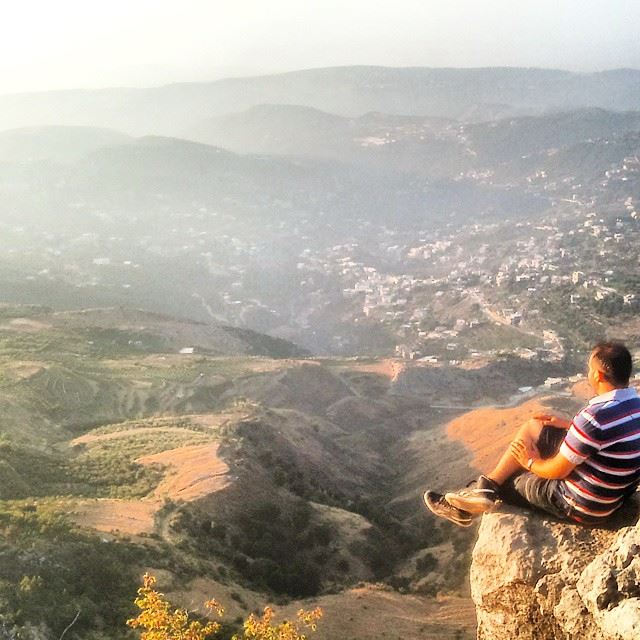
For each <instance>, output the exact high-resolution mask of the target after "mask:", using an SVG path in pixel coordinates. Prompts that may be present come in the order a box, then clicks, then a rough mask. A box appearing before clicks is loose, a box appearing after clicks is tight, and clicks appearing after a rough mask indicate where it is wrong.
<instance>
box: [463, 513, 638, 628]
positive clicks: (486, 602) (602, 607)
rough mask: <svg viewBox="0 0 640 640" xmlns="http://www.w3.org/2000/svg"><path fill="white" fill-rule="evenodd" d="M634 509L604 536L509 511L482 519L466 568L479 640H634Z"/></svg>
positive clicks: (597, 530) (598, 530)
mask: <svg viewBox="0 0 640 640" xmlns="http://www.w3.org/2000/svg"><path fill="white" fill-rule="evenodd" d="M637 508H638V504H637V502H636V501H634V502H632V504H631V505H630V506H629V507H628V508H626V511H625V513H621V514H620V515H619V517H618V518H617V519H616V522H613V523H611V525H610V528H608V529H601V528H587V527H581V526H578V525H572V524H564V523H560V522H557V521H555V520H553V519H551V518H550V517H549V518H547V517H546V516H545V515H544V514H540V513H539V512H536V513H533V512H530V511H524V510H522V509H517V508H515V507H508V506H504V507H502V508H501V509H500V510H499V511H495V512H493V513H488V514H485V515H484V516H483V520H482V523H481V525H480V529H479V535H478V541H477V543H476V545H475V548H474V551H473V560H472V565H471V594H472V597H473V600H474V602H475V605H476V610H477V616H478V640H502V639H503V638H504V639H507V638H508V639H509V640H511V639H513V638H522V639H527V640H574V639H575V640H577V639H580V640H632V639H633V640H638V638H640V523H639V522H637V520H638V517H637Z"/></svg>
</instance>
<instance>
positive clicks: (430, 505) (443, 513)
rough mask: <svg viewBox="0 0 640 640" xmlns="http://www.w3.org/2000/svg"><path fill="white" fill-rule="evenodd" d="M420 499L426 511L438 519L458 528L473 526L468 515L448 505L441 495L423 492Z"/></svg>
mask: <svg viewBox="0 0 640 640" xmlns="http://www.w3.org/2000/svg"><path fill="white" fill-rule="evenodd" d="M422 499H423V500H424V503H425V505H426V506H427V509H429V511H431V512H432V513H434V514H435V515H437V516H439V517H440V518H445V519H446V520H449V521H451V522H453V523H454V524H457V525H458V526H459V527H470V526H471V525H472V524H473V518H472V517H471V514H470V513H467V512H466V511H463V510H462V509H458V508H456V507H454V506H452V505H450V504H449V503H448V502H447V501H446V500H445V499H444V496H443V495H442V494H441V493H436V492H435V491H425V492H424V495H423V496H422Z"/></svg>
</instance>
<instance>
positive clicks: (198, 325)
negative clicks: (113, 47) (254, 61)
mask: <svg viewBox="0 0 640 640" xmlns="http://www.w3.org/2000/svg"><path fill="white" fill-rule="evenodd" d="M639 73H640V72H637V71H630V70H621V71H617V72H606V73H601V74H572V73H568V72H560V71H546V70H536V69H469V70H455V69H443V70H434V69H387V68H379V67H354V68H339V69H320V70H312V71H301V72H295V73H291V74H282V75H278V76H269V77H264V78H245V79H235V80H227V81H220V82H216V83H210V84H185V85H172V86H168V87H163V88H159V89H150V90H129V89H113V90H111V89H106V90H103V91H94V92H84V91H75V92H53V93H47V94H29V95H27V94H25V95H19V96H0V129H2V128H3V127H6V129H7V130H5V131H0V169H1V171H0V232H1V233H0V301H1V302H3V303H5V304H4V306H0V364H1V365H2V366H0V372H1V373H0V386H1V387H2V394H0V403H1V404H2V411H0V416H1V417H0V428H1V430H2V432H3V437H4V439H1V440H0V479H2V481H3V482H2V489H1V491H2V495H1V496H0V497H2V501H0V534H1V535H0V553H2V554H4V556H3V557H6V558H8V562H7V563H6V564H5V563H2V564H3V566H2V567H1V568H0V600H2V602H5V603H8V604H7V612H8V613H7V614H6V615H5V614H4V613H0V615H2V616H4V618H2V617H0V624H4V625H5V627H6V628H9V629H11V628H12V627H15V628H16V633H17V629H19V630H20V633H23V635H25V634H26V635H25V637H26V638H27V640H40V638H42V637H45V638H47V640H48V639H49V637H52V638H53V637H56V638H57V637H59V636H60V634H61V633H62V632H63V630H64V628H65V627H66V625H67V624H68V623H69V621H70V620H71V619H72V618H73V616H75V613H76V611H77V607H79V606H80V605H79V603H80V602H82V609H83V612H84V613H83V617H82V620H81V621H80V622H79V623H78V627H77V628H74V629H73V630H71V632H70V635H69V637H70V638H76V639H77V640H80V639H82V640H87V639H89V640H105V638H111V637H119V636H117V633H118V632H115V635H114V633H111V632H112V630H113V629H116V628H117V627H118V624H119V621H121V620H123V619H124V618H125V617H126V616H127V615H128V611H129V609H128V607H129V606H130V604H131V600H132V597H133V592H134V591H135V582H136V572H138V571H142V569H143V568H151V569H154V570H156V571H157V572H158V573H160V575H161V577H162V579H163V580H164V581H165V582H164V584H163V587H162V588H163V589H164V590H165V591H170V592H171V593H172V594H173V595H175V597H176V599H177V600H178V601H180V602H182V603H186V604H187V605H188V606H193V605H194V603H195V602H199V601H200V600H201V599H204V598H200V594H201V593H202V591H203V590H204V591H206V592H207V594H206V595H212V594H214V595H218V594H220V596H219V597H220V599H224V600H226V602H225V605H227V606H230V607H231V609H232V611H233V612H234V615H245V614H246V613H247V612H248V611H250V610H252V609H254V608H257V607H260V606H262V605H263V604H264V602H265V601H266V600H268V599H277V598H281V599H283V601H284V600H285V599H286V600H287V601H288V602H289V603H290V606H291V607H294V606H296V604H297V603H298V599H299V598H302V597H307V596H308V597H311V596H313V597H317V598H319V599H320V602H321V603H327V604H328V606H331V607H336V609H335V610H336V615H337V617H338V618H339V619H344V620H346V622H345V625H346V626H345V628H349V633H350V635H352V636H353V637H354V638H357V639H360V638H367V637H371V632H370V627H367V620H368V619H370V618H371V617H372V616H373V617H375V620H376V622H375V625H376V626H375V628H376V629H378V630H380V631H381V633H380V635H382V632H383V631H384V632H385V633H388V634H391V632H393V634H394V635H397V633H398V628H400V627H402V628H403V629H405V630H406V637H416V638H417V637H425V638H428V637H432V636H435V637H449V638H455V637H458V638H460V637H463V638H464V637H469V636H470V635H471V633H472V629H473V616H472V615H469V609H468V599H466V598H465V596H466V592H465V586H464V585H465V582H464V581H465V578H466V570H467V566H468V558H467V552H468V550H469V545H470V542H471V540H472V538H473V533H469V532H468V531H458V530H455V531H452V529H453V528H452V527H451V526H449V524H448V523H445V522H435V521H434V520H433V519H431V518H429V517H427V516H426V515H425V514H424V513H423V511H422V510H421V509H422V507H421V506H420V500H419V498H420V493H421V491H422V490H423V489H424V488H425V487H426V486H427V485H430V486H434V487H436V488H445V487H449V486H457V485H458V484H463V483H466V482H467V481H468V480H469V479H470V477H471V476H470V475H469V474H470V471H469V462H470V461H471V459H472V456H475V459H476V460H478V459H481V460H483V461H484V462H486V461H487V460H489V459H490V457H491V455H494V454H495V450H494V449H492V446H493V445H495V443H497V442H502V439H504V438H506V437H508V434H507V433H506V431H510V430H511V428H512V427H513V426H514V425H513V424H512V420H513V421H515V420H516V418H518V419H520V418H521V417H527V416H525V414H527V412H529V411H534V410H535V408H537V409H538V410H540V409H541V407H543V405H542V404H541V400H540V396H541V395H546V394H547V393H549V389H551V388H555V387H556V386H559V388H561V389H562V390H563V391H562V393H563V394H564V395H563V396H562V397H554V398H553V400H549V401H548V402H552V403H553V405H554V406H555V407H556V408H557V409H559V410H564V411H566V412H570V411H571V410H572V409H573V408H574V407H575V405H576V403H577V400H576V399H575V398H574V396H573V395H572V385H573V381H574V380H569V376H572V375H573V374H576V373H577V372H579V371H581V370H582V368H583V365H584V356H585V353H586V351H587V350H588V348H589V346H590V345H591V344H592V342H593V341H594V340H596V339H599V338H602V337H615V338H621V339H624V340H626V341H627V343H628V344H629V346H630V347H631V348H632V350H633V351H634V353H635V355H638V353H640V321H639V320H638V314H637V311H638V309H639V308H640V279H639V278H638V275H637V269H638V264H639V261H640V254H639V253H638V252H639V248H640V115H639V114H640V94H639V93H638V91H639V89H638V87H640V83H639V82H638V78H639V75H638V74H639ZM47 124H48V125H51V126H45V125H47ZM15 127H22V128H15ZM187 138H188V139H187ZM25 305H33V306H25ZM522 403H525V404H522ZM496 404H498V405H500V407H501V410H500V411H498V412H496V411H495V410H494V409H484V410H483V412H480V413H475V410H476V409H477V408H478V407H480V406H484V405H496ZM469 411H471V412H472V413H471V414H470V415H466V413H467V412H469ZM460 414H465V415H462V416H460ZM527 415H528V414H527ZM458 416H460V420H459V421H458V422H456V423H455V424H454V425H453V426H454V427H455V429H453V430H452V429H449V430H447V424H448V423H449V422H450V420H451V419H452V418H455V417H458ZM485 423H486V424H487V428H486V430H485V429H471V428H468V427H469V425H471V426H472V427H475V426H477V425H482V426H484V425H485ZM460 425H462V426H463V427H464V428H462V427H460ZM450 426H451V425H450ZM458 428H459V429H458ZM456 429H458V431H456ZM454 431H456V433H458V436H459V434H460V433H462V437H456V433H454ZM471 432H473V433H471ZM485 432H486V433H485ZM487 433H488V434H490V435H489V436H488V438H489V439H490V440H491V442H490V443H487V441H486V438H487V436H486V434H487ZM469 435H473V436H474V438H471V439H470V438H469V437H467V436H469ZM476 436H477V437H476ZM465 437H466V439H465ZM465 447H467V448H465ZM474 473H475V472H473V473H471V475H473V474H474ZM78 557H81V558H82V562H77V561H76V559H77V558H78ZM61 567H62V569H60V568H61ZM98 568H100V571H99V570H98ZM96 575H98V576H100V578H99V579H97V578H93V577H92V576H96ZM96 580H98V582H97V583H96V584H94V582H92V581H96ZM361 581H362V582H364V583H365V585H364V586H360V587H358V586H356V585H358V584H359V583H360V582H361ZM370 581H381V582H383V583H384V585H386V586H384V587H381V588H372V587H370V586H367V585H368V583H369V582H370ZM406 592H410V594H411V595H409V596H408V595H407V593H406ZM105 593H109V594H110V596H109V602H111V603H112V604H113V606H112V608H111V609H110V612H109V614H108V616H107V618H104V617H103V618H101V605H102V603H103V601H104V594H105ZM436 594H439V599H438V600H435V599H434V598H433V596H434V595H436ZM361 600H362V601H363V602H361ZM383 600H384V601H386V603H387V604H386V605H383V604H381V603H382V601H383ZM465 602H466V603H467V605H466V606H467V608H464V607H465V605H464V603H465ZM43 603H44V604H43ZM230 603H231V604H230ZM363 603H364V604H363ZM374 603H375V604H374ZM407 603H409V604H407ZM461 603H462V606H463V610H464V611H465V612H466V613H465V615H464V616H463V617H462V618H461V619H458V618H457V617H456V615H455V614H454V615H453V616H452V614H451V611H452V610H455V607H457V606H459V605H460V604H461ZM340 606H344V607H347V609H344V610H341V609H340ZM365 606H366V607H367V608H366V609H365ZM385 606H386V607H387V608H384V607H385ZM376 607H380V608H379V609H376ZM416 607H417V608H419V609H420V610H421V611H427V612H429V615H426V614H425V615H422V614H420V615H416V612H415V609H416ZM373 609H376V610H375V611H373ZM391 609H393V610H395V611H396V612H397V611H401V612H402V613H401V615H400V620H401V621H400V622H396V618H395V617H393V616H391V614H389V611H391ZM432 613H433V616H432ZM394 615H395V614H394ZM376 616H377V617H376ZM349 618H353V620H349ZM390 621H391V622H390ZM29 625H36V627H37V628H35V629H32V628H30V627H29ZM38 625H39V626H38ZM384 625H387V626H384ZM1 628H2V627H1V626H0V629H1ZM331 633H333V636H332V635H331V634H327V636H325V637H327V638H332V637H338V636H337V635H336V631H335V628H334V630H333V631H332V632H331ZM29 634H30V635H29ZM38 634H40V635H39V636H38ZM339 637H342V635H340V636H339Z"/></svg>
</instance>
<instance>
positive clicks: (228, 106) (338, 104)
mask: <svg viewBox="0 0 640 640" xmlns="http://www.w3.org/2000/svg"><path fill="white" fill-rule="evenodd" d="M264 103H276V104H297V105H302V106H307V107H313V108H316V109H320V110H322V111H327V112H330V113H335V114H338V115H344V116H351V117H353V116H359V115H362V114H364V113H367V112H370V111H380V112H384V113H391V114H404V115H422V116H435V117H453V118H460V119H463V118H464V119H469V120H473V121H481V120H485V119H489V118H492V117H496V115H498V116H502V117H507V116H509V115H526V114H534V115H535V114H539V113H542V112H545V111H548V110H558V109H562V110H568V109H575V108H580V107H600V108H604V109H610V110H614V111H625V110H634V109H640V71H638V70H633V69H618V70H613V71H604V72H599V73H590V74H577V73H572V72H569V71H558V70H549V69H522V68H484V69H430V68H420V67H416V68H391V67H373V66H354V67H332V68H325V69H310V70H302V71H293V72H289V73H283V74H278V75H270V76H259V77H253V78H230V79H226V80H219V81H216V82H211V83H191V84H186V83H185V84H172V85H167V86H163V87H157V88H150V89H127V88H114V89H100V90H73V91H56V92H42V93H26V94H13V95H4V96H0V130H3V129H9V128H16V127H25V126H40V125H53V124H57V125H61V124H73V125H83V126H98V127H107V128H113V129H117V130H120V131H123V132H125V133H129V134H133V135H143V134H163V135H179V134H180V132H181V131H184V129H185V127H186V126H188V123H186V122H185V114H187V113H188V114H189V118H191V119H192V122H193V123H194V124H195V123H197V122H199V121H202V120H204V119H205V118H208V117H213V116H216V115H223V114H227V113H233V112H237V111H242V110H246V109H249V108H251V107H252V106H255V105H257V104H264Z"/></svg>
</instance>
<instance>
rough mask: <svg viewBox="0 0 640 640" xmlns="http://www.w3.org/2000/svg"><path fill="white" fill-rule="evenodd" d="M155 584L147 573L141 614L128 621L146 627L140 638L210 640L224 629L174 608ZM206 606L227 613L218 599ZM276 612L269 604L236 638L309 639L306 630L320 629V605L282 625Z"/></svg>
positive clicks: (139, 604) (140, 599) (217, 613)
mask: <svg viewBox="0 0 640 640" xmlns="http://www.w3.org/2000/svg"><path fill="white" fill-rule="evenodd" d="M155 583H156V579H155V578H154V577H153V576H151V575H149V574H145V576H144V579H143V584H142V586H141V587H140V588H139V589H138V597H137V598H136V600H135V604H136V606H137V607H138V609H140V613H139V614H138V616H137V617H136V618H131V619H130V620H127V625H128V626H130V627H132V628H133V629H143V631H142V632H141V634H140V640H206V639H207V638H209V637H211V636H213V635H215V634H217V633H218V632H219V631H220V630H221V628H222V625H221V624H220V622H218V621H213V622H212V621H207V622H204V621H200V620H191V619H190V618H189V614H188V613H187V611H186V610H184V609H174V610H172V609H171V605H170V603H169V602H168V601H167V600H166V599H165V597H164V595H163V594H161V593H159V592H158V591H156V590H155V589H154V587H155ZM205 607H206V608H207V610H208V611H210V612H211V613H213V614H214V615H215V616H216V617H217V618H220V617H221V616H222V614H223V610H222V608H221V607H220V605H218V603H217V602H216V601H215V600H209V601H207V602H205ZM274 615H275V614H274V611H273V609H271V608H269V607H266V608H265V610H264V612H263V614H262V616H260V617H258V616H256V615H254V614H251V615H250V616H249V617H248V618H247V619H246V620H245V621H244V624H243V626H242V635H234V636H233V638H232V640H306V636H305V635H304V633H303V632H304V631H305V630H306V629H308V630H310V631H315V630H316V625H317V622H318V620H319V619H320V618H321V617H322V611H321V609H319V608H316V609H314V610H313V611H304V610H303V609H301V610H300V611H298V615H297V619H296V621H295V622H291V621H288V620H285V621H284V622H281V623H280V624H279V625H274V624H273V617H274Z"/></svg>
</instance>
